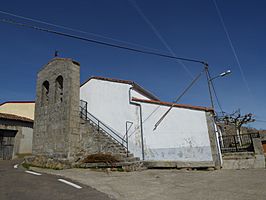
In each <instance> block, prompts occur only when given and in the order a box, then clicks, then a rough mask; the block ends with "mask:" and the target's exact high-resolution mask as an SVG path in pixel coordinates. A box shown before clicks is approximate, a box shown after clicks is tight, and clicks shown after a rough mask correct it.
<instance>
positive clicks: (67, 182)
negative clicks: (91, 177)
mask: <svg viewBox="0 0 266 200" xmlns="http://www.w3.org/2000/svg"><path fill="white" fill-rule="evenodd" d="M58 181H60V182H63V183H65V184H68V185H71V186H72V187H75V188H77V189H81V188H82V187H81V186H79V185H77V184H75V183H71V182H69V181H66V180H64V179H61V178H59V179H58Z"/></svg>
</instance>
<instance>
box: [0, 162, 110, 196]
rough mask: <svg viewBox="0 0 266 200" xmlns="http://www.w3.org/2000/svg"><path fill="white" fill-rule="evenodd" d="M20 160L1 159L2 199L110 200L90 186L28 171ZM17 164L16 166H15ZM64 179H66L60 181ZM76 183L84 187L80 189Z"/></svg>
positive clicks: (0, 189) (0, 184)
mask: <svg viewBox="0 0 266 200" xmlns="http://www.w3.org/2000/svg"><path fill="white" fill-rule="evenodd" d="M17 163H18V160H14V161H0V199H1V200H13V199H14V200H31V199H32V200H36V199H38V200H46V199H47V200H53V199H55V200H61V199H62V200H70V199H82V200H85V199H90V200H109V199H110V198H109V197H108V196H107V195H106V194H104V193H101V192H99V191H97V190H95V189H93V188H91V187H89V186H85V185H83V184H80V183H76V182H74V181H72V180H70V179H66V178H62V177H59V176H55V175H48V174H43V173H40V174H41V175H39V174H38V173H37V174H35V173H26V172H25V171H26V170H25V169H24V168H22V167H19V166H18V167H17V168H16V164H17ZM14 166H15V167H14ZM58 179H63V180H64V181H59V180H58ZM68 182H70V183H73V184H76V185H77V186H80V187H82V188H81V189H78V187H75V185H71V184H70V185H69V183H68Z"/></svg>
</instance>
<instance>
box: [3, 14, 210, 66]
mask: <svg viewBox="0 0 266 200" xmlns="http://www.w3.org/2000/svg"><path fill="white" fill-rule="evenodd" d="M0 22H3V23H8V24H13V25H17V26H21V27H27V28H31V29H34V30H38V31H43V32H47V33H52V34H56V35H60V36H64V37H68V38H74V39H77V40H82V41H86V42H90V43H95V44H99V45H104V46H109V47H113V48H117V49H124V50H128V51H132V52H137V53H142V54H149V55H154V56H159V57H164V58H170V59H174V60H183V61H187V62H194V63H200V64H203V65H206V64H207V63H206V62H205V61H202V60H195V59H190V58H183V57H176V56H171V55H168V54H163V53H157V52H153V51H148V50H142V49H137V48H132V47H128V46H122V45H118V44H114V43H108V42H103V41H100V40H95V39H89V38H85V37H81V36H77V35H73V34H68V33H64V32H60V31H55V30H51V29H46V28H41V27H38V26H33V25H29V24H26V23H21V22H16V21H14V20H10V19H4V18H0Z"/></svg>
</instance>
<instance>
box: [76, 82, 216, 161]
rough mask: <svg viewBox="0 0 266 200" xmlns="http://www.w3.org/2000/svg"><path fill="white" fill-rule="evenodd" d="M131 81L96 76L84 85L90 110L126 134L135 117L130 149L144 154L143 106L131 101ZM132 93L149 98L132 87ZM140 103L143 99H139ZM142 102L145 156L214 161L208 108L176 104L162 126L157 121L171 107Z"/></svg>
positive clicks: (148, 157) (138, 154)
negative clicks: (111, 80)
mask: <svg viewBox="0 0 266 200" xmlns="http://www.w3.org/2000/svg"><path fill="white" fill-rule="evenodd" d="M130 88H131V85H128V84H122V83H116V82H110V81H102V80H96V79H92V80H90V81H89V82H87V83H86V84H85V85H83V86H82V87H81V88H80V98H81V99H82V100H85V101H87V102H88V111H89V112H90V113H92V114H93V115H95V116H96V117H97V118H99V119H100V120H101V121H102V122H104V123H105V124H106V125H108V126H110V127H111V128H112V129H114V130H116V131H117V132H119V133H120V135H121V136H124V134H125V131H126V127H125V126H126V121H132V122H133V126H132V128H131V129H130V131H129V136H130V137H129V140H130V142H129V150H130V151H131V152H132V153H134V155H135V156H138V157H140V158H141V157H142V156H141V131H140V109H139V107H138V106H136V105H132V104H130V102H129V90H130ZM131 96H132V97H136V98H142V99H148V98H147V97H145V96H143V95H142V94H139V93H138V92H136V91H133V90H131ZM136 103H139V102H136ZM140 104H141V105H142V119H143V129H144V130H143V132H144V147H145V160H174V161H212V155H211V148H210V141H209V135H208V128H207V121H206V116H205V111H196V110H191V109H184V108H173V109H172V110H171V112H170V113H169V114H168V116H167V117H166V118H165V120H164V121H163V122H162V123H161V124H160V126H159V127H158V128H157V129H156V130H155V131H153V128H154V124H155V123H156V122H157V121H158V119H159V118H160V117H161V116H162V114H163V113H164V112H165V111H166V110H167V109H168V108H169V107H168V106H159V105H156V104H150V103H140Z"/></svg>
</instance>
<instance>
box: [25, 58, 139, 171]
mask: <svg viewBox="0 0 266 200" xmlns="http://www.w3.org/2000/svg"><path fill="white" fill-rule="evenodd" d="M79 88H80V66H79V64H78V63H77V62H75V61H73V60H71V59H63V58H54V59H53V60H51V61H50V62H49V63H48V64H47V65H45V66H44V67H43V68H42V69H41V70H40V71H39V73H38V77H37V91H36V94H37V95H36V96H37V97H36V103H35V121H34V132H33V156H32V157H29V158H27V159H26V162H28V163H29V164H32V165H34V166H40V167H48V168H50V167H51V168H58V169H61V168H65V167H67V168H68V167H69V166H77V164H78V162H79V161H81V160H82V159H83V158H84V157H86V156H87V155H92V154H99V153H102V154H110V155H112V156H114V157H116V159H117V160H119V161H120V162H132V161H138V160H139V158H135V157H133V155H132V154H128V155H129V156H128V155H127V152H126V149H125V148H124V147H122V145H120V144H118V143H116V142H115V141H114V140H113V139H112V138H111V137H109V136H108V135H106V134H105V133H104V132H102V131H101V130H99V129H98V128H97V127H96V126H95V125H93V124H91V123H90V121H89V120H85V119H82V118H80V110H79V107H80V96H79Z"/></svg>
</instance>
